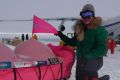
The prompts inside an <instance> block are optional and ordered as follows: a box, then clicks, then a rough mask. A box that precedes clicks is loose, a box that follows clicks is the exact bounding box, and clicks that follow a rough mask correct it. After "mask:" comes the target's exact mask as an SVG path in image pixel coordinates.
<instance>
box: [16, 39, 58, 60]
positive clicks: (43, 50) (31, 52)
mask: <svg viewBox="0 0 120 80" xmlns="http://www.w3.org/2000/svg"><path fill="white" fill-rule="evenodd" d="M15 54H16V56H17V57H18V58H21V59H22V60H29V61H47V62H49V61H48V59H50V58H57V57H56V55H55V54H54V53H53V52H52V50H51V49H50V48H49V47H48V46H47V45H45V44H43V43H42V42H40V41H37V40H34V39H29V40H27V41H25V42H23V43H21V44H20V45H18V46H17V47H16V48H15Z"/></svg>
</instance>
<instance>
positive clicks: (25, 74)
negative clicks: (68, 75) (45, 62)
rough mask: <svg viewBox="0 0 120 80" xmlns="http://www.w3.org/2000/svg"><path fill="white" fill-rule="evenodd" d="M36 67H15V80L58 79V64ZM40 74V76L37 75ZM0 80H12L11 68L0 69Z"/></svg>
mask: <svg viewBox="0 0 120 80" xmlns="http://www.w3.org/2000/svg"><path fill="white" fill-rule="evenodd" d="M39 68H40V72H39V70H38V67H29V68H17V69H16V80H39V77H40V80H54V79H60V78H61V76H60V74H61V72H60V71H61V70H60V64H55V65H49V66H41V67H39ZM39 75H40V76H39ZM0 80H14V72H13V70H12V69H6V70H3V69H2V70H0Z"/></svg>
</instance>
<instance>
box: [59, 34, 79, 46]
mask: <svg viewBox="0 0 120 80" xmlns="http://www.w3.org/2000/svg"><path fill="white" fill-rule="evenodd" d="M58 36H59V37H60V39H61V40H63V41H64V42H65V43H66V44H67V45H70V46H76V44H77V39H76V36H75V34H74V36H73V37H72V38H69V37H68V36H66V35H64V34H63V33H60V34H59V35H58Z"/></svg>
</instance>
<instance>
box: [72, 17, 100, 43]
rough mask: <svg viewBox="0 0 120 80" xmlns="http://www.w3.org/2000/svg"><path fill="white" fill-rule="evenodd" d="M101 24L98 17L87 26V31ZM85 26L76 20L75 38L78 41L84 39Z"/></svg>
mask: <svg viewBox="0 0 120 80" xmlns="http://www.w3.org/2000/svg"><path fill="white" fill-rule="evenodd" d="M101 23H102V19H101V18H100V17H95V18H94V20H93V21H92V22H91V23H90V24H89V25H87V29H96V28H97V27H98V26H100V25H101ZM85 26H86V25H84V24H83V22H82V21H81V20H78V21H77V22H76V24H75V26H74V30H75V34H76V37H77V39H78V40H79V41H82V40H83V39H84V30H85Z"/></svg>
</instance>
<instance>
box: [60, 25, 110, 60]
mask: <svg viewBox="0 0 120 80" xmlns="http://www.w3.org/2000/svg"><path fill="white" fill-rule="evenodd" d="M60 38H61V39H62V40H63V41H64V42H65V43H66V44H67V45H70V46H76V47H77V49H76V54H77V60H80V59H81V58H83V59H86V60H90V59H97V58H99V57H103V56H104V55H105V54H106V53H107V39H108V33H107V31H106V30H105V28H104V26H97V27H96V29H87V30H85V31H84V40H83V41H78V40H77V39H76V35H74V37H73V38H68V37H67V36H65V35H62V36H60Z"/></svg>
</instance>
